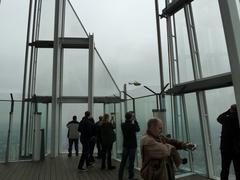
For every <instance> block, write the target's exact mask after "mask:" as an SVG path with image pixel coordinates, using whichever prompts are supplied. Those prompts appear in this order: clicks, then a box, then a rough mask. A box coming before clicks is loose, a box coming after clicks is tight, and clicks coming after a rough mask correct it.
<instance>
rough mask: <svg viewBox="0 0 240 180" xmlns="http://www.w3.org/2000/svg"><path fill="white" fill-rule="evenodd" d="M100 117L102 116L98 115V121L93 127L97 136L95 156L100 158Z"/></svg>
mask: <svg viewBox="0 0 240 180" xmlns="http://www.w3.org/2000/svg"><path fill="white" fill-rule="evenodd" d="M102 119H103V116H99V121H98V122H96V124H95V128H96V135H97V136H96V137H97V150H98V155H97V158H98V159H101V158H102V144H101V137H100V128H101V125H102Z"/></svg>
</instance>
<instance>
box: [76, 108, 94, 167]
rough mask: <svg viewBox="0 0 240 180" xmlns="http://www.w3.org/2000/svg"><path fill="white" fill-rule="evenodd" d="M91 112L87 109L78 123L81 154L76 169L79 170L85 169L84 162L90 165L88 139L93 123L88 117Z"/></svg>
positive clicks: (91, 134)
mask: <svg viewBox="0 0 240 180" xmlns="http://www.w3.org/2000/svg"><path fill="white" fill-rule="evenodd" d="M90 115H91V113H90V112H89V111H86V112H85V116H84V117H83V118H82V120H81V122H80V123H79V127H78V131H79V132H80V133H81V136H80V141H81V143H82V155H81V158H80V161H79V164H78V169H79V170H81V171H87V169H85V168H83V166H84V163H85V162H86V166H87V167H88V166H90V165H91V164H90V162H89V154H90V141H89V140H90V139H91V138H92V136H93V131H94V124H93V123H92V120H91V119H90Z"/></svg>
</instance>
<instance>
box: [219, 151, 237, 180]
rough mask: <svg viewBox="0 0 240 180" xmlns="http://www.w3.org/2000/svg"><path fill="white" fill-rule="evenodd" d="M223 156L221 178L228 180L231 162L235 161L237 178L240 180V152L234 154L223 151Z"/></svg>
mask: <svg viewBox="0 0 240 180" xmlns="http://www.w3.org/2000/svg"><path fill="white" fill-rule="evenodd" d="M221 156H222V171H221V180H228V176H229V169H230V165H231V162H232V161H233V166H234V171H235V176H236V180H240V154H239V153H238V154H234V153H230V152H223V151H222V152H221Z"/></svg>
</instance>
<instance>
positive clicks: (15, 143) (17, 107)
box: [9, 102, 22, 161]
mask: <svg viewBox="0 0 240 180" xmlns="http://www.w3.org/2000/svg"><path fill="white" fill-rule="evenodd" d="M9 104H10V103H9ZM21 107H22V102H15V103H14V112H13V121H12V132H11V140H10V153H9V161H17V160H18V159H19V157H18V155H19V144H20V143H19V141H20V139H19V134H20V124H21V110H22V108H21Z"/></svg>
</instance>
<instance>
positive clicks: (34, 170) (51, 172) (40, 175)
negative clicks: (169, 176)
mask: <svg viewBox="0 0 240 180" xmlns="http://www.w3.org/2000/svg"><path fill="white" fill-rule="evenodd" d="M78 162H79V157H72V158H67V157H66V156H60V157H58V158H56V159H51V158H47V159H46V160H45V161H42V162H35V163H33V162H17V163H9V164H7V165H5V164H0V180H68V179H69V180H117V179H118V178H117V170H118V168H117V169H116V170H112V171H109V170H100V162H97V163H96V164H95V166H93V167H91V168H89V170H88V172H79V170H77V165H78ZM114 165H116V166H118V163H117V162H115V164H114ZM136 177H137V178H139V180H141V178H140V177H139V174H138V173H136ZM189 178H190V179H191V180H193V179H197V180H205V178H200V177H198V176H192V177H188V178H186V179H185V178H181V180H188V179H189ZM125 179H127V178H125Z"/></svg>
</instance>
